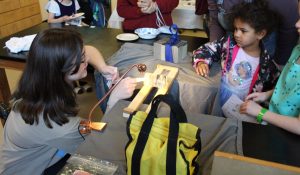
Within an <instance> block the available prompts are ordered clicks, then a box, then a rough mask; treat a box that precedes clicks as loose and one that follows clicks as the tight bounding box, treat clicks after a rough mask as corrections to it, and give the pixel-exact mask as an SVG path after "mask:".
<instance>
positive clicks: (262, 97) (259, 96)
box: [245, 92, 269, 102]
mask: <svg viewBox="0 0 300 175" xmlns="http://www.w3.org/2000/svg"><path fill="white" fill-rule="evenodd" d="M268 98H269V96H268V94H267V93H266V92H254V93H252V94H249V95H248V96H247V97H246V99H245V101H248V100H253V101H255V102H264V101H266V100H268Z"/></svg>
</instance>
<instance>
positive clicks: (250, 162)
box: [211, 151, 300, 175]
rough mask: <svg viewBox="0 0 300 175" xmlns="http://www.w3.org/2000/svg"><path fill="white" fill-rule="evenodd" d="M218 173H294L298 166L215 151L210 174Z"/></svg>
mask: <svg viewBox="0 0 300 175" xmlns="http://www.w3.org/2000/svg"><path fill="white" fill-rule="evenodd" d="M219 174H222V175H232V174H261V175H296V174H300V168H299V167H294V166H288V165H283V164H280V163H275V162H269V161H265V160H259V159H254V158H250V157H244V156H239V155H235V154H230V153H224V152H219V151H216V152H215V153H214V160H213V165H212V172H211V175H219Z"/></svg>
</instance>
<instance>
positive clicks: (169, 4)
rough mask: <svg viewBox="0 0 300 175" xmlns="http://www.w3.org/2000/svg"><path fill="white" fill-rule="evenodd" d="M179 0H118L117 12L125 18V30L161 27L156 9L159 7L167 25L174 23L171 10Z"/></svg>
mask: <svg viewBox="0 0 300 175" xmlns="http://www.w3.org/2000/svg"><path fill="white" fill-rule="evenodd" d="M178 3H179V0H156V1H154V0H118V2H117V12H118V14H119V16H121V17H123V18H124V21H123V30H125V31H133V30H135V29H137V28H142V27H151V28H159V27H161V26H159V25H158V22H159V21H158V19H157V15H156V9H159V10H160V12H161V14H162V17H163V20H164V22H165V25H167V26H170V25H172V24H173V21H172V16H171V12H172V10H174V9H175V8H176V7H177V5H178Z"/></svg>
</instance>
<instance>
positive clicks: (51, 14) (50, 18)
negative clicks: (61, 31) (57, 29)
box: [47, 13, 71, 23]
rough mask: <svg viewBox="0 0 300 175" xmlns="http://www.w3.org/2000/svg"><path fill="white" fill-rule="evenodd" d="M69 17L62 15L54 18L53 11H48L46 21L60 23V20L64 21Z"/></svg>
mask: <svg viewBox="0 0 300 175" xmlns="http://www.w3.org/2000/svg"><path fill="white" fill-rule="evenodd" d="M70 19H71V17H70V16H62V17H60V18H57V19H55V17H54V13H49V14H48V20H47V22H48V23H61V22H66V21H68V20H70Z"/></svg>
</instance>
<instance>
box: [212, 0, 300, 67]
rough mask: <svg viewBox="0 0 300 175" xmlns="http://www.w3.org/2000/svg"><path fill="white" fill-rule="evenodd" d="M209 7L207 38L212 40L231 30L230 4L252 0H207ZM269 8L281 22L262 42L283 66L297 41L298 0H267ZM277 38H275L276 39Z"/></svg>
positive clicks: (250, 0)
mask: <svg viewBox="0 0 300 175" xmlns="http://www.w3.org/2000/svg"><path fill="white" fill-rule="evenodd" d="M207 1H208V9H209V23H208V28H209V39H210V41H214V40H216V39H220V38H221V37H223V36H224V34H225V31H231V29H230V26H229V25H228V20H227V16H228V14H230V13H231V10H230V9H231V8H232V6H234V5H236V4H239V3H241V2H252V1H253V0H207ZM267 2H268V3H269V7H270V9H272V10H274V11H276V12H277V13H278V14H280V16H281V18H282V19H281V23H280V25H279V28H278V30H277V31H276V32H274V33H272V34H271V35H270V36H268V37H266V38H265V39H264V40H263V42H264V43H265V45H266V48H267V49H268V50H269V53H270V54H271V56H273V55H274V58H275V61H276V63H277V64H279V65H281V67H283V66H284V65H285V63H286V62H287V59H288V58H289V56H290V54H291V51H292V49H293V47H294V46H295V45H296V43H297V41H298V34H297V31H296V29H295V27H294V24H295V23H296V21H297V20H298V18H297V17H298V9H297V6H298V0H288V1H282V0H267ZM276 38H277V39H276Z"/></svg>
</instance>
